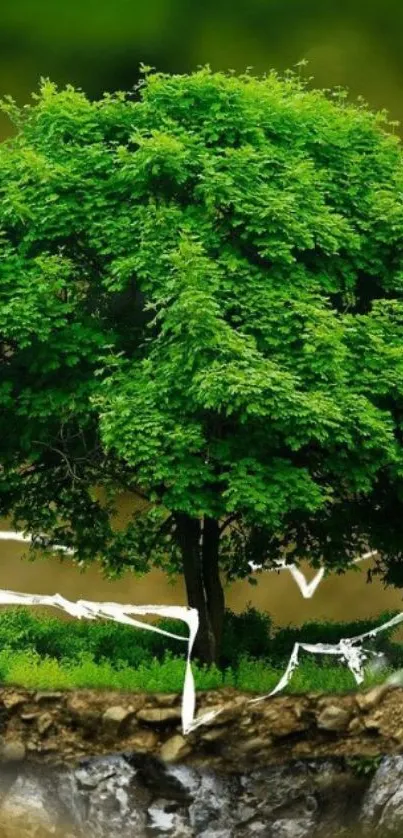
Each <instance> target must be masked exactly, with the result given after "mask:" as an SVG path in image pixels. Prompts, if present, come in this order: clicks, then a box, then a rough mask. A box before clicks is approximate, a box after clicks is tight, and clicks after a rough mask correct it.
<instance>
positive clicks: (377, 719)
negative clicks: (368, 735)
mask: <svg viewBox="0 0 403 838" xmlns="http://www.w3.org/2000/svg"><path fill="white" fill-rule="evenodd" d="M363 724H364V727H365V728H366V729H367V730H379V728H380V727H381V724H382V713H380V712H379V711H378V713H373V715H372V716H365V717H364V719H363Z"/></svg>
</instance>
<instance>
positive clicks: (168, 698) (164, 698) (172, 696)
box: [154, 693, 181, 707]
mask: <svg viewBox="0 0 403 838" xmlns="http://www.w3.org/2000/svg"><path fill="white" fill-rule="evenodd" d="M154 700H155V701H156V703H157V704H158V706H159V707H173V706H174V704H177V703H178V701H180V700H181V697H180V695H178V693H156V694H155V695H154Z"/></svg>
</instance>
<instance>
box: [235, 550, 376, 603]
mask: <svg viewBox="0 0 403 838" xmlns="http://www.w3.org/2000/svg"><path fill="white" fill-rule="evenodd" d="M376 554H377V551H376V550H371V551H370V552H369V553H364V555H363V556H358V557H357V558H356V559H353V561H352V564H358V562H363V561H365V559H370V558H372V557H373V556H376ZM248 564H249V567H250V568H251V570H252V571H253V572H255V571H256V570H262V569H263V570H264V572H265V573H268V572H269V571H271V570H275V571H277V572H278V571H279V570H288V571H289V573H290V575H291V576H292V578H293V579H294V581H295V582H296V583H297V585H298V587H299V589H300V591H301V594H302V596H303V597H304V599H311V597H313V595H314V593H315V591H316V589H317V587H318V586H319V585H320V583H321V581H322V579H323V577H324V575H325V568H324V567H321V568H320V569H319V570H318V572H317V573H316V574H315V576H314V577H313V579H311V581H310V582H308V581H307V578H306V576H305V574H304V573H303V572H302V570H300V569H299V567H297V565H295V564H287V560H286V559H276V560H275V567H265V568H263V565H261V564H255V563H254V562H248Z"/></svg>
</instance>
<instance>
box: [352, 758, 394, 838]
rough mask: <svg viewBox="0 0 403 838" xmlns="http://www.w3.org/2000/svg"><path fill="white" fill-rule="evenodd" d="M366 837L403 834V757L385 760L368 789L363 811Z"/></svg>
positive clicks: (362, 818) (361, 818)
mask: <svg viewBox="0 0 403 838" xmlns="http://www.w3.org/2000/svg"><path fill="white" fill-rule="evenodd" d="M360 822H361V825H362V826H363V828H364V834H365V835H371V836H373V838H375V836H381V837H382V838H384V836H386V835H389V834H390V833H392V832H393V834H395V835H400V834H402V831H403V757H401V756H393V757H385V758H384V759H383V760H382V762H381V765H380V766H379V768H378V770H377V771H376V773H375V775H374V777H373V778H372V781H371V784H370V786H369V789H368V790H367V792H366V794H365V797H364V800H363V805H362V811H361V817H360Z"/></svg>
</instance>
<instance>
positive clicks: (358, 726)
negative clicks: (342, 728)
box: [348, 716, 364, 735]
mask: <svg viewBox="0 0 403 838" xmlns="http://www.w3.org/2000/svg"><path fill="white" fill-rule="evenodd" d="M348 729H349V732H350V733H352V734H354V735H358V734H359V733H362V731H363V730H364V725H363V723H362V721H361V719H357V716H354V718H353V719H351V722H350V724H349V726H348Z"/></svg>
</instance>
